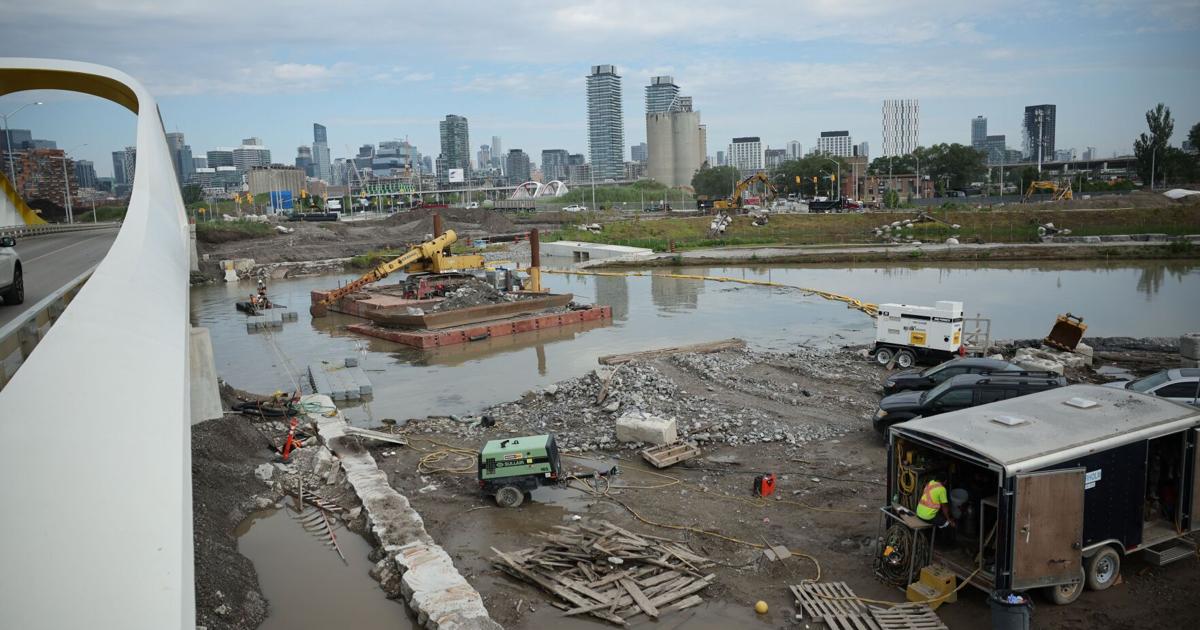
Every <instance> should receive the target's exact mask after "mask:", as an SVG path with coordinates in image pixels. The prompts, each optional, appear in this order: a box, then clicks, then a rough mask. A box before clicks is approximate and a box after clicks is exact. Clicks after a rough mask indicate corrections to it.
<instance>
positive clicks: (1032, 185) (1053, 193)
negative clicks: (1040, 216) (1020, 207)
mask: <svg viewBox="0 0 1200 630" xmlns="http://www.w3.org/2000/svg"><path fill="white" fill-rule="evenodd" d="M1040 190H1045V191H1048V192H1049V193H1050V197H1051V199H1053V200H1054V201H1061V200H1070V199H1072V198H1073V195H1072V194H1071V185H1070V184H1067V185H1065V186H1061V185H1059V183H1058V182H1054V181H1050V180H1039V181H1035V182H1029V188H1028V189H1027V190H1026V191H1025V194H1024V195H1023V196H1022V197H1021V203H1025V202H1026V201H1029V198H1030V197H1032V196H1033V195H1035V194H1037V192H1038V191H1040Z"/></svg>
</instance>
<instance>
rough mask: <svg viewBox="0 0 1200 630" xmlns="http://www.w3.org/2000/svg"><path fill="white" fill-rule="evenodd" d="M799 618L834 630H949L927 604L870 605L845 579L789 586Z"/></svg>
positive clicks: (797, 617)
mask: <svg viewBox="0 0 1200 630" xmlns="http://www.w3.org/2000/svg"><path fill="white" fill-rule="evenodd" d="M789 588H790V589H791V591H792V595H793V596H794V597H795V598H796V609H797V611H798V613H799V614H797V615H796V619H797V621H802V622H803V621H806V620H808V621H815V622H820V623H822V624H824V626H825V627H826V628H829V629H830V630H947V629H946V624H944V623H942V620H941V619H940V618H939V617H938V616H937V613H935V612H933V609H932V608H930V607H929V606H928V605H927V604H921V603H907V604H900V605H896V606H892V607H890V608H885V607H882V606H868V605H866V604H865V603H864V602H862V601H861V600H859V599H858V598H857V596H856V595H855V594H854V591H853V590H851V589H850V587H849V586H847V585H846V583H845V582H805V583H804V584H798V585H792V586H789Z"/></svg>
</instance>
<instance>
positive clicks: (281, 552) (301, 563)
mask: <svg viewBox="0 0 1200 630" xmlns="http://www.w3.org/2000/svg"><path fill="white" fill-rule="evenodd" d="M335 533H336V535H337V541H338V545H340V546H341V549H342V553H343V554H345V556H346V562H342V559H341V558H340V557H338V554H337V552H336V551H334V550H333V549H331V548H329V547H328V546H327V545H326V544H325V542H324V541H323V540H322V539H320V538H317V537H316V536H314V535H312V534H310V533H308V532H307V531H305V529H304V527H303V526H302V525H301V524H300V522H299V521H297V520H296V519H295V518H294V517H293V513H292V512H291V511H290V510H289V509H287V508H284V509H277V510H264V511H261V512H256V513H255V514H252V515H251V516H250V517H249V518H247V519H246V520H245V521H243V522H242V523H241V524H240V525H239V526H238V528H237V530H236V531H235V534H236V535H237V537H238V551H240V552H241V553H242V555H244V556H246V557H247V558H249V559H250V561H251V562H253V563H254V570H255V571H257V572H258V581H259V585H260V586H261V587H262V593H263V596H264V597H265V598H266V599H267V603H268V605H269V606H270V609H269V611H268V615H267V619H266V621H264V622H263V624H262V625H261V626H259V630H292V629H294V628H336V627H343V626H347V625H348V626H349V627H353V628H354V629H355V630H376V629H378V630H385V629H386V630H397V629H400V630H405V629H408V628H416V627H417V626H416V624H415V623H414V621H413V620H412V618H411V617H410V615H409V613H408V610H407V609H406V608H405V607H404V604H403V603H401V602H399V601H393V600H389V599H387V598H386V596H385V595H384V593H383V591H382V590H380V588H379V584H378V583H376V582H375V580H373V579H371V576H370V575H368V573H367V572H368V571H369V570H370V569H371V563H370V562H369V561H368V559H367V556H368V554H370V552H371V547H370V545H369V544H367V541H366V540H364V539H363V538H362V537H361V536H359V535H357V534H355V533H353V532H351V531H349V530H347V529H346V528H344V527H341V528H338V529H337V530H336V532H335Z"/></svg>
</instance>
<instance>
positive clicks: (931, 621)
mask: <svg viewBox="0 0 1200 630" xmlns="http://www.w3.org/2000/svg"><path fill="white" fill-rule="evenodd" d="M871 616H872V617H874V618H875V622H876V623H878V624H879V627H880V628H881V629H882V630H949V628H947V627H946V624H944V623H942V620H941V619H940V618H938V616H937V613H935V612H933V609H932V608H930V607H929V606H927V605H925V604H901V605H899V606H893V607H891V608H878V607H874V606H872V607H871Z"/></svg>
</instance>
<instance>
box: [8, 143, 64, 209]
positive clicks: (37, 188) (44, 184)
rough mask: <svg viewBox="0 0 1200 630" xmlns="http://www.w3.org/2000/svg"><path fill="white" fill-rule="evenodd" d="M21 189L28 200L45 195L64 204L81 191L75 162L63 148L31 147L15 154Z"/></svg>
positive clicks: (19, 189) (41, 197) (49, 199)
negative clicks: (68, 198) (68, 196)
mask: <svg viewBox="0 0 1200 630" xmlns="http://www.w3.org/2000/svg"><path fill="white" fill-rule="evenodd" d="M13 159H14V161H15V162H16V166H15V169H14V170H16V173H17V181H15V182H13V184H14V186H15V187H16V189H17V192H18V193H19V194H20V195H21V197H22V198H24V199H25V200H27V201H34V200H38V199H45V200H46V201H49V202H51V203H54V204H56V205H58V206H62V207H63V208H65V207H66V205H67V195H68V194H69V195H70V197H71V198H72V199H74V198H75V197H77V196H78V195H79V183H78V181H77V180H76V178H75V165H74V163H73V162H72V160H71V159H70V158H69V157H67V154H66V152H65V151H63V150H62V149H41V148H34V149H27V150H25V151H18V152H16V154H15V155H14V158H13Z"/></svg>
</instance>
